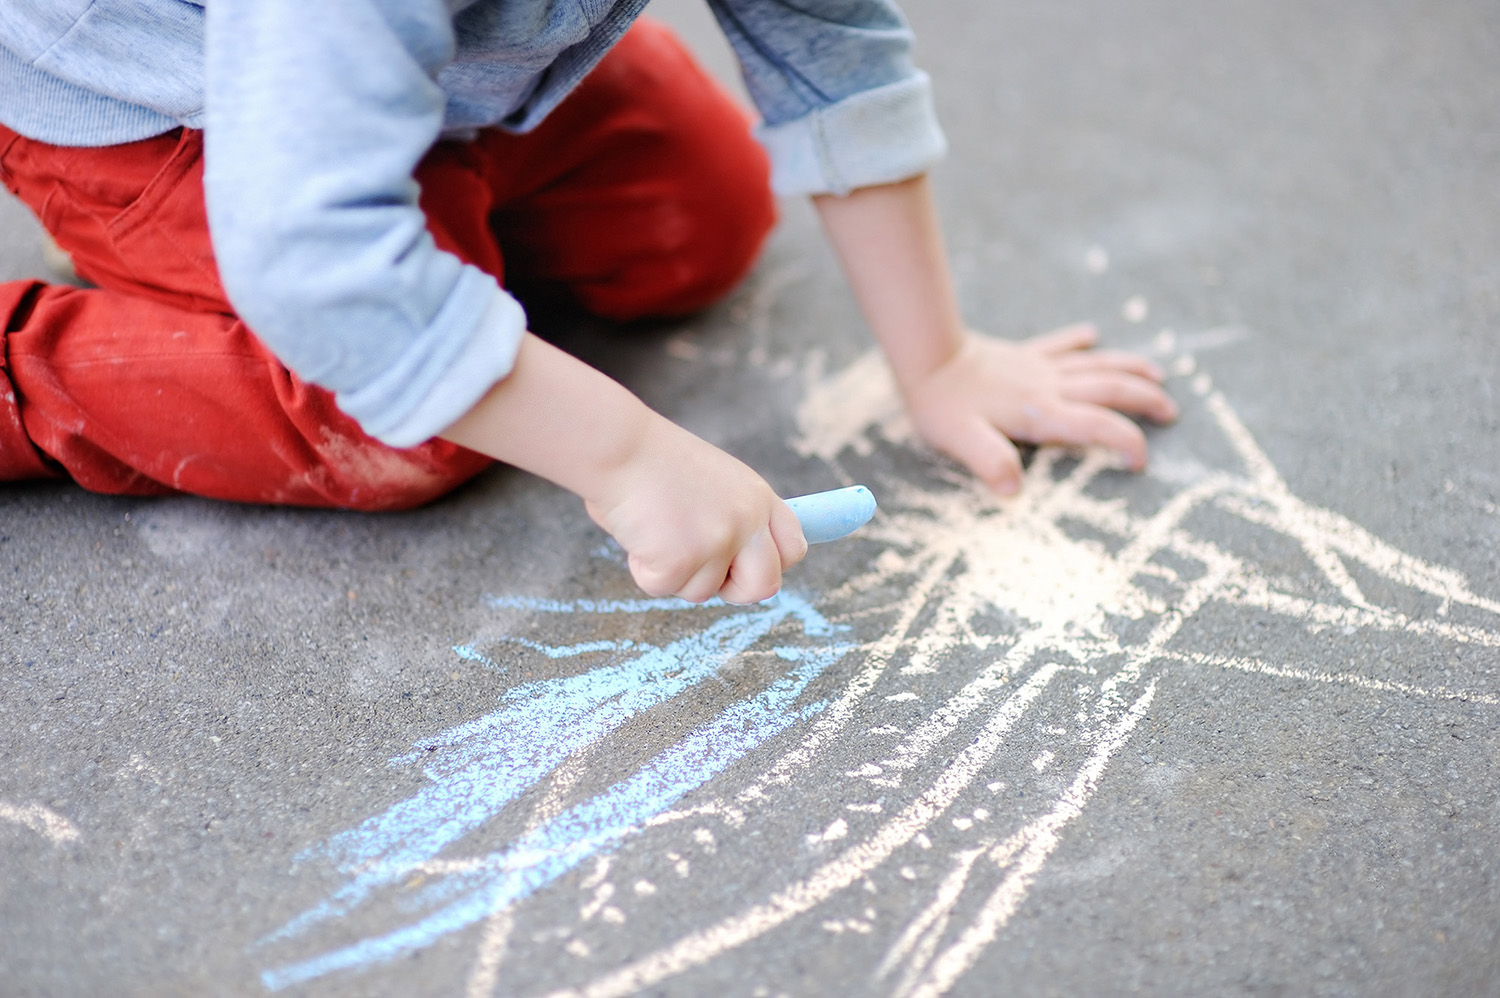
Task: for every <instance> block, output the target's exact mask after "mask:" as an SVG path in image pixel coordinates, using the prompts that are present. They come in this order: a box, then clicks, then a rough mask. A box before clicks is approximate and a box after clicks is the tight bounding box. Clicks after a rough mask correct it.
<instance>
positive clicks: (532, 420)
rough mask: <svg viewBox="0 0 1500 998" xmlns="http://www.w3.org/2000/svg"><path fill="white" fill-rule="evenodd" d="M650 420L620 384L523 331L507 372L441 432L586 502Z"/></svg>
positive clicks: (638, 442)
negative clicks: (514, 358)
mask: <svg viewBox="0 0 1500 998" xmlns="http://www.w3.org/2000/svg"><path fill="white" fill-rule="evenodd" d="M656 421H661V422H666V420H665V419H664V418H663V417H662V416H660V415H658V414H656V413H655V412H652V411H651V410H650V409H649V408H647V406H646V405H645V403H643V402H642V401H641V400H640V399H638V398H636V397H635V396H634V395H632V394H631V393H630V392H629V391H627V390H626V389H625V387H624V386H622V385H620V384H619V383H618V382H616V381H614V380H612V379H610V378H608V377H606V376H605V375H603V374H601V373H600V372H598V371H596V370H594V369H593V368H592V367H589V366H588V365H587V364H585V363H584V362H583V361H581V360H578V359H577V358H576V357H573V356H571V355H569V354H567V353H564V352H563V351H562V350H559V349H558V348H557V347H554V346H552V345H551V344H550V343H547V342H546V341H544V340H542V339H540V338H538V337H536V336H534V335H532V334H531V333H527V334H526V335H525V336H524V337H523V339H522V341H521V348H520V351H519V352H518V353H517V355H516V362H515V366H514V367H513V368H512V370H511V373H510V374H509V376H507V377H506V378H505V379H504V380H503V381H500V382H499V383H497V384H496V385H495V387H493V388H492V389H490V391H489V392H488V394H486V395H485V396H484V398H482V399H481V400H480V401H479V403H478V404H477V405H475V406H474V408H472V409H470V410H469V411H468V413H466V414H465V415H464V416H462V417H461V418H460V419H459V420H458V421H457V422H456V423H454V424H453V425H452V426H450V427H449V428H448V429H447V430H445V431H444V432H443V434H442V436H443V437H444V439H447V440H451V441H452V442H454V443H456V444H462V445H463V446H465V447H468V448H469V449H470V450H476V451H479V452H480V453H481V454H486V455H488V456H490V457H492V458H495V459H496V460H499V461H503V462H505V463H506V464H509V465H513V466H515V467H517V468H521V469H523V470H525V471H529V472H531V473H532V474H534V475H539V476H540V477H542V478H545V479H547V480H548V481H550V482H552V483H553V484H556V485H560V486H562V487H563V488H565V489H567V490H568V491H570V492H574V493H577V494H578V495H580V496H582V497H583V498H584V499H586V500H587V499H592V498H595V497H596V496H597V495H598V494H599V493H600V492H601V490H602V489H603V488H604V487H605V480H606V478H607V477H608V476H609V474H611V473H612V472H613V471H615V470H617V469H618V468H620V467H621V466H622V465H623V464H625V463H626V462H628V461H629V460H630V459H631V458H632V456H633V455H634V454H636V453H637V452H639V450H640V449H641V446H642V442H643V440H644V438H645V436H646V435H647V433H648V431H649V430H650V428H651V426H652V424H653V423H654V422H656Z"/></svg>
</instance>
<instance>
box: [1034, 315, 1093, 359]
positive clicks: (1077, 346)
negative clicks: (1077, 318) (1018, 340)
mask: <svg viewBox="0 0 1500 998" xmlns="http://www.w3.org/2000/svg"><path fill="white" fill-rule="evenodd" d="M1098 342H1099V330H1098V328H1097V327H1095V325H1094V324H1093V323H1092V322H1075V323H1074V324H1073V325H1071V326H1063V327H1062V328H1061V329H1054V330H1052V331H1051V332H1046V333H1041V334H1040V335H1037V336H1033V337H1031V338H1030V339H1028V340H1027V341H1026V345H1027V346H1029V347H1033V348H1035V349H1037V350H1040V351H1042V353H1044V354H1048V355H1051V356H1056V355H1057V354H1063V353H1071V352H1073V351H1075V350H1087V349H1088V348H1089V347H1091V346H1093V345H1094V344H1095V343H1098Z"/></svg>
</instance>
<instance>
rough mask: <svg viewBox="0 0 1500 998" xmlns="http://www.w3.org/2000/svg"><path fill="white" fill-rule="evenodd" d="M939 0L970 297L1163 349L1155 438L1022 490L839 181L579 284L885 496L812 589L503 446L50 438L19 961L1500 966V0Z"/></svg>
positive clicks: (1321, 991)
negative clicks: (94, 452)
mask: <svg viewBox="0 0 1500 998" xmlns="http://www.w3.org/2000/svg"><path fill="white" fill-rule="evenodd" d="M665 13H666V14H667V16H669V17H670V18H671V19H673V20H674V21H676V22H678V23H681V24H682V25H683V26H684V31H685V33H686V34H687V35H689V36H690V37H692V38H694V39H701V40H702V41H703V44H704V46H705V48H704V51H705V53H706V56H705V57H706V59H708V61H710V62H711V63H712V64H713V65H715V66H718V67H723V66H724V65H725V63H724V54H723V51H722V48H721V47H715V46H716V45H717V42H716V40H715V39H713V38H712V37H711V30H712V29H711V26H709V25H708V23H707V21H706V18H705V15H704V14H703V12H701V11H699V10H696V9H691V8H690V7H689V6H688V5H687V4H686V3H685V0H684V2H677V0H674V3H673V5H672V7H671V8H670V9H668V10H666V11H665ZM908 13H909V14H910V16H911V19H912V21H913V23H914V26H915V27H916V29H917V32H918V36H919V39H920V46H919V50H918V61H919V63H920V64H922V65H923V66H924V67H925V68H926V69H927V70H928V71H929V72H930V74H931V75H932V76H933V78H934V80H935V83H936V87H937V93H938V100H939V110H940V114H941V117H942V119H943V122H944V125H945V127H946V129H947V132H948V136H949V139H950V144H951V147H952V151H951V154H950V156H949V158H948V160H947V161H946V162H945V163H944V165H942V166H941V167H940V168H939V169H938V171H937V172H936V174H935V184H936V187H937V191H938V196H939V201H940V205H941V209H942V212H943V215H944V219H945V224H946V227H947V235H948V240H949V244H950V248H951V251H952V255H953V261H954V269H955V275H956V279H957V282H958V284H959V290H960V295H961V298H962V300H963V304H964V307H965V310H966V313H967V315H968V317H969V319H970V321H971V322H972V323H973V324H974V325H975V326H976V327H979V328H982V329H985V330H989V331H992V332H994V333H996V334H997V335H1003V336H1013V337H1018V336H1024V335H1029V334H1031V333H1035V332H1040V331H1043V330H1046V329H1049V328H1053V327H1056V326H1059V325H1063V324H1065V323H1069V322H1073V321H1078V320H1091V321H1094V322H1096V323H1097V324H1098V325H1099V327H1100V329H1101V331H1102V334H1103V337H1104V340H1105V343H1106V345H1108V346H1110V347H1119V348H1128V349H1136V350H1142V351H1146V352H1148V353H1150V354H1151V355H1152V356H1154V357H1155V358H1156V359H1157V360H1158V361H1159V362H1160V363H1161V364H1162V365H1163V366H1164V367H1166V368H1167V369H1168V370H1169V371H1170V372H1171V377H1170V382H1169V384H1170V388H1171V391H1172V393H1173V395H1174V397H1175V398H1176V399H1177V400H1178V401H1179V402H1180V403H1181V406H1182V417H1181V419H1180V420H1179V421H1178V423H1177V424H1176V425H1174V426H1171V427H1167V428H1159V429H1152V430H1151V431H1150V432H1149V439H1150V443H1151V447H1152V464H1151V467H1150V469H1149V470H1148V471H1146V472H1145V473H1143V474H1140V475H1131V474H1126V473H1122V472H1118V471H1115V470H1112V469H1111V468H1110V467H1109V466H1108V463H1107V462H1105V461H1103V460H1101V459H1100V458H1099V456H1098V455H1093V454H1075V453H1067V452H1061V451H1053V450H1042V451H1039V452H1037V453H1035V454H1034V455H1032V456H1031V461H1030V465H1029V470H1028V480H1027V486H1026V489H1025V491H1024V493H1023V495H1022V496H1021V497H1020V498H1018V499H1015V500H1008V501H1003V502H1002V501H996V500H994V499H992V498H989V497H987V496H985V495H983V494H982V493H981V492H979V491H978V490H977V489H975V488H974V487H973V486H972V484H971V483H969V482H968V480H967V479H966V478H965V477H964V476H963V475H961V474H960V473H959V471H958V470H957V469H956V468H955V467H954V466H953V465H951V464H949V463H947V462H945V461H944V460H942V459H940V458H938V457H936V456H934V455H933V454H931V453H930V452H928V451H927V450H926V449H925V448H924V447H923V446H922V445H921V444H920V443H918V442H917V441H915V440H914V439H913V437H912V435H911V432H910V427H909V426H907V425H906V423H905V422H904V420H903V419H902V417H901V415H900V413H899V408H898V407H896V406H895V404H894V402H893V398H892V396H891V395H890V394H889V391H888V387H887V386H886V384H885V382H884V380H883V379H884V375H883V373H882V369H881V367H880V363H879V360H878V358H877V357H876V356H875V355H873V354H872V353H871V352H870V350H871V342H870V339H869V337H868V334H867V333H866V331H865V329H864V327H863V325H862V322H861V320H860V319H859V317H858V314H857V312H856V310H855V308H854V305H853V303H852V301H851V300H850V298H849V295H848V293H847V291H846V290H845V289H844V287H843V285H842V283H841V280H840V278H839V275H838V272H837V268H836V266H835V264H834V262H833V260H832V258H831V256H830V254H829V253H828V251H827V249H826V248H825V247H824V245H823V243H822V241H821V238H820V236H819V234H818V231H817V228H816V224H815V220H814V219H813V217H812V215H811V213H810V211H809V210H808V209H807V208H806V206H804V205H799V204H788V205H786V206H785V207H784V217H783V220H782V223H781V226H780V227H779V229H778V231H777V233H776V235H775V237H774V238H773V240H772V243H771V245H770V246H769V247H768V249H767V251H766V254H765V257H764V259H763V260H762V262H761V263H760V265H759V266H758V268H757V269H756V271H755V273H754V274H753V275H752V276H751V277H750V278H749V279H748V281H747V282H746V283H745V285H744V286H743V287H742V288H741V289H739V290H738V291H737V292H736V293H735V294H734V295H733V296H732V297H731V298H730V299H729V300H728V301H726V302H725V303H723V304H722V305H720V306H718V307H716V308H714V309H712V310H711V311H709V312H707V313H705V314H703V315H701V316H697V317H694V318H692V319H690V320H687V321H683V322H678V323H673V324H667V325H661V326H651V327H645V328H631V329H628V330H619V329H614V328H611V327H609V326H607V325H605V324H603V323H596V322H591V321H586V320H581V319H576V318H574V319H568V320H566V321H564V322H562V323H561V324H560V325H559V328H558V329H556V330H554V334H555V335H556V336H558V337H559V338H560V339H561V340H562V341H564V342H566V343H568V344H569V345H571V346H572V347H573V348H574V349H577V350H578V351H579V352H581V353H582V354H584V355H585V356H587V357H588V358H590V359H591V360H592V361H593V362H595V363H597V364H599V365H600V366H601V367H603V368H604V369H606V370H608V371H609V372H610V373H612V374H614V375H616V376H617V377H619V378H621V379H622V380H624V381H625V382H626V383H627V384H629V385H630V386H631V387H632V388H634V389H635V390H636V391H638V392H639V393H640V394H641V395H642V396H643V397H644V398H646V399H647V400H648V401H649V402H650V403H651V404H652V405H654V406H656V407H657V408H659V409H660V410H661V411H663V412H665V413H667V414H668V415H670V416H671V417H673V418H675V419H677V420H679V421H680V422H682V423H683V424H685V425H686V426H688V427H690V428H691V429H693V430H695V431H696V432H698V433H700V434H703V435H704V436H706V437H707V438H709V439H711V440H713V441H714V442H716V443H718V444H720V445H722V446H724V447H726V448H727V449H729V450H730V451H731V452H733V453H735V454H736V455H738V456H740V457H742V458H743V459H745V460H746V461H747V462H749V463H750V464H751V465H753V466H754V467H755V468H757V469H758V470H759V471H761V472H762V473H763V474H764V475H765V476H766V477H767V478H768V480H770V481H771V482H772V483H773V485H775V486H776V487H777V488H778V489H779V490H781V491H782V492H783V493H784V494H786V495H795V494H799V493H805V492H811V491H816V490H819V489H825V488H833V487H837V486H842V485H848V484H854V483H862V484H865V485H867V486H869V487H870V489H871V490H872V491H873V492H874V493H875V495H876V496H877V498H878V499H879V501H880V511H879V512H878V513H877V515H876V518H875V519H874V521H872V522H871V524H870V525H869V526H867V527H866V528H864V529H863V530H862V531H860V532H859V533H858V534H856V535H854V536H853V537H850V538H848V539H845V540H841V541H836V542H832V543H829V544H826V545H821V546H819V547H818V548H817V549H815V550H814V551H813V552H812V553H811V554H810V555H809V557H808V558H807V560H806V561H805V562H804V563H803V564H802V565H801V566H799V567H798V568H797V569H796V570H795V571H794V572H793V573H792V575H791V577H790V578H789V579H788V585H787V589H786V591H785V592H784V594H783V595H782V596H781V597H778V599H777V600H776V601H774V602H771V603H768V604H765V605H762V606H758V607H748V608H747V607H725V606H713V605H710V606H707V607H691V606H689V605H687V604H683V603H679V602H675V601H672V600H650V599H647V598H646V597H644V596H643V595H642V594H641V593H640V592H639V591H638V590H636V589H635V587H634V586H633V584H632V583H631V580H630V577H629V574H628V572H627V570H626V568H625V566H624V564H623V559H622V556H621V553H620V551H619V550H618V548H617V547H615V546H613V545H612V544H611V543H610V542H609V540H608V538H607V537H605V535H603V534H602V533H601V532H600V531H599V530H598V529H597V528H595V527H594V526H593V525H592V524H591V523H590V522H589V520H588V518H587V516H586V515H585V513H584V511H583V509H582V507H581V505H580V504H579V503H578V502H577V501H575V500H573V499H571V498H570V497H568V496H567V495H565V494H562V493H559V492H558V491H557V490H556V489H554V488H552V487H550V486H548V485H546V484H544V483H541V482H539V481H537V480H535V479H532V478H530V477H528V476H526V475H524V474H521V473H518V472H514V471H511V470H507V469H504V468H495V469H493V470H491V471H489V472H487V473H485V474H484V475H482V476H481V477H480V478H479V479H478V480H476V481H475V482H473V483H472V484H470V485H468V486H466V487H464V488H463V489H460V490H459V491H458V492H456V493H454V494H453V495H451V496H449V497H447V498H445V499H443V500H441V501H439V502H436V503H434V504H432V505H430V506H428V507H426V508H423V509H420V510H417V511H414V512H410V513H404V514H396V515H361V514H352V513H338V512H320V511H308V510H298V509H276V508H260V507H242V506H234V505H227V504H221V503H215V502H210V501H204V500H199V499H193V498H174V499H155V500H142V499H124V498H110V497H103V496H97V495H92V494H89V493H86V492H84V491H82V490H80V489H78V488H77V487H75V486H72V485H70V484H66V483H60V482H50V483H33V484H20V485H7V486H6V487H5V488H4V489H0V578H3V579H4V582H3V587H0V993H3V994H5V995H15V996H31V995H141V996H146V995H150V996H160V995H208V994H213V995H267V994H277V995H283V994H284V995H308V996H315V998H325V996H327V998H332V996H340V995H351V996H353V995H360V996H366V995H379V996H386V995H389V996H405V995H438V996H442V995H453V996H475V998H477V996H482V995H505V996H511V995H515V996H540V995H579V996H590V998H602V996H609V995H627V994H648V995H669V996H701V995H707V994H715V995H724V996H726V998H727V996H745V998H752V996H754V998H761V996H773V995H788V996H798V995H802V996H811V995H818V996H822V995H846V994H847V995H880V996H885V995H892V996H896V995H900V996H907V995H935V994H953V995H962V996H992V995H997V994H1008V995H1009V994H1013V995H1109V994H1149V995H1254V996H1267V995H1359V996H1386V995H1389V996H1399V995H1423V996H1428V995H1453V996H1470V995H1473V996H1483V995H1493V994H1496V993H1500V830H1497V825H1500V798H1497V787H1500V762H1497V760H1500V398H1497V393H1500V343H1497V334H1500V184H1497V182H1496V178H1497V177H1500V111H1497V109H1500V7H1496V5H1495V4H1494V3H1493V2H1491V0H1434V2H1428V3H1422V4H1413V3H1397V2H1392V0H1371V2H1367V3H1362V4H1348V3H1330V2H1312V3H1306V2H1304V3H1290V2H1285V0H1254V2H1251V0H1230V2H1225V3H1218V4H1209V5H1204V4H1190V3H1185V2H1181V0H1143V2H1141V3H1135V4H1118V3H1110V2H1106V0H1065V2H1054V3H1039V2H1022V3H1007V4H984V3H977V2H965V3H956V4H920V3H912V4H910V5H909V11H908ZM44 273H45V270H44V264H43V262H42V259H41V256H40V253H39V249H38V236H37V230H36V228H35V224H34V222H33V221H32V220H31V219H30V217H29V216H28V215H27V214H26V212H25V210H24V209H23V208H21V207H20V206H19V205H18V204H16V203H15V202H14V201H11V200H9V199H6V200H3V201H0V279H5V280H9V279H17V278H21V277H26V276H40V275H42V274H44Z"/></svg>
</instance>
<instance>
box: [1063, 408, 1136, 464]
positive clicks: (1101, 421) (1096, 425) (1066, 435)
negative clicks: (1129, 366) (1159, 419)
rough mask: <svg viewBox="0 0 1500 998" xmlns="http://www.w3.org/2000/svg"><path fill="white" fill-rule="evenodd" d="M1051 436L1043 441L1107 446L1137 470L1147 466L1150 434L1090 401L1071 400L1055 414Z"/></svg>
mask: <svg viewBox="0 0 1500 998" xmlns="http://www.w3.org/2000/svg"><path fill="white" fill-rule="evenodd" d="M1048 429H1049V431H1050V432H1049V433H1048V438H1049V439H1047V440H1046V441H1038V442H1039V443H1056V444H1067V445H1070V446H1074V447H1104V448H1107V449H1109V450H1112V451H1114V452H1115V454H1117V455H1118V456H1119V458H1120V460H1121V461H1123V462H1124V463H1125V465H1126V466H1127V467H1129V468H1131V469H1133V470H1135V471H1140V470H1141V469H1142V468H1144V467H1146V435H1145V434H1144V433H1142V432H1141V428H1140V427H1139V426H1137V425H1135V423H1133V422H1131V421H1130V420H1129V419H1126V418H1125V417H1124V416H1122V415H1120V414H1119V413H1118V412H1114V411H1112V410H1110V409H1105V408H1102V407H1100V406H1097V405H1089V404H1087V403H1081V402H1080V403H1071V404H1067V405H1064V406H1062V407H1060V408H1059V409H1058V410H1057V411H1056V412H1055V413H1054V418H1053V422H1052V424H1051V426H1049V428H1048Z"/></svg>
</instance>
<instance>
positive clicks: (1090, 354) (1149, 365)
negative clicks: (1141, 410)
mask: <svg viewBox="0 0 1500 998" xmlns="http://www.w3.org/2000/svg"><path fill="white" fill-rule="evenodd" d="M1056 362H1057V367H1058V370H1060V371H1064V372H1067V373H1069V374H1071V373H1073V372H1075V371H1077V372H1082V371H1120V372H1122V373H1124V374H1133V375H1135V376H1136V377H1138V378H1145V379H1146V380H1147V381H1164V380H1166V372H1164V371H1163V370H1162V369H1161V367H1160V365H1158V364H1156V363H1154V362H1153V361H1151V360H1148V359H1147V358H1145V357H1142V356H1141V355H1140V354H1138V353H1129V352H1127V351H1125V350H1084V351H1080V352H1078V353H1070V354H1066V355H1064V356H1062V357H1058V358H1056Z"/></svg>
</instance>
